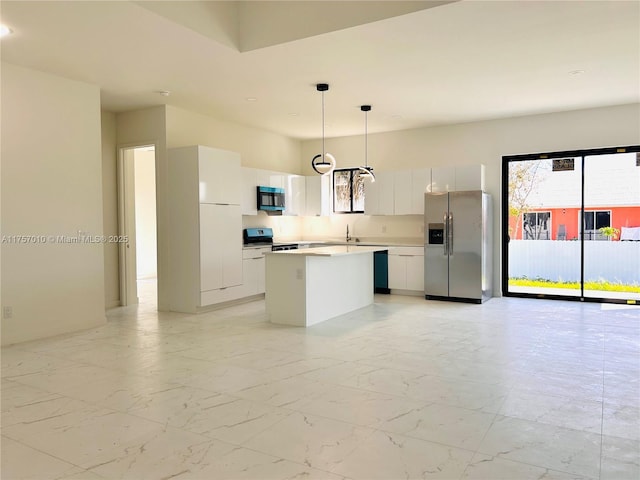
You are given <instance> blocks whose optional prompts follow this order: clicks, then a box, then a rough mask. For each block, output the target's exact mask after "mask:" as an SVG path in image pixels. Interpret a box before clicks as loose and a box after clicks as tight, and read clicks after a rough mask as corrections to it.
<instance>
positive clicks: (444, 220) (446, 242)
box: [442, 212, 449, 257]
mask: <svg viewBox="0 0 640 480" xmlns="http://www.w3.org/2000/svg"><path fill="white" fill-rule="evenodd" d="M442 223H443V225H444V235H443V237H444V239H443V242H442V245H443V247H444V253H443V255H444V256H445V257H446V256H448V255H449V224H448V223H447V212H444V215H443V216H442Z"/></svg>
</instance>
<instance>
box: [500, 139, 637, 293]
mask: <svg viewBox="0 0 640 480" xmlns="http://www.w3.org/2000/svg"><path fill="white" fill-rule="evenodd" d="M634 152H635V153H638V152H640V145H627V146H620V147H605V148H592V149H583V150H567V151H558V152H544V153H532V154H524V155H505V156H503V157H502V211H501V214H502V215H501V216H502V222H501V224H502V225H501V233H502V234H501V250H502V275H501V283H502V295H503V296H505V297H524V298H545V299H551V300H572V301H580V302H596V303H621V304H634V305H640V302H636V301H634V300H631V301H630V300H624V299H615V298H604V297H602V298H601V297H585V296H584V261H585V259H584V242H585V239H584V222H580V221H579V222H578V227H579V233H580V295H579V296H570V295H556V294H546V293H524V292H509V241H510V237H509V163H510V162H514V161H529V160H552V159H554V158H563V157H567V158H570V157H574V158H577V157H580V159H581V160H580V161H581V162H582V174H581V187H580V188H581V207H580V208H581V210H582V211H584V203H585V198H584V174H585V172H584V159H585V157H589V156H597V155H614V154H617V153H634ZM638 168H640V167H638Z"/></svg>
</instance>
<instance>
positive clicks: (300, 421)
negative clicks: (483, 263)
mask: <svg viewBox="0 0 640 480" xmlns="http://www.w3.org/2000/svg"><path fill="white" fill-rule="evenodd" d="M1 448H2V470H1V475H0V476H1V478H2V479H3V480H10V479H11V480H13V479H45V480H50V479H60V480H62V479H65V480H70V479H78V480H79V479H86V480H94V479H95V480H99V479H135V480H138V479H154V480H159V479H202V480H210V479H214V480H218V479H254V480H266V479H319V480H324V479H326V480H333V479H336V480H340V479H342V480H346V479H352V480H368V479H388V480H396V479H398V480H399V479H414V478H415V479H423V478H424V479H486V480H498V479H505V480H519V479H547V480H550V479H557V480H561V479H562V480H569V479H591V480H599V479H602V480H624V479H629V480H638V479H639V478H640V308H638V307H626V308H625V307H621V306H612V305H598V304H581V303H577V302H557V301H547V300H529V299H514V298H512V299H507V298H495V299H492V300H491V301H489V302H487V303H485V304H484V305H466V304H457V303H446V302H432V301H425V300H424V299H421V298H413V297H402V296H385V295H380V296H376V302H375V304H374V305H372V306H370V307H367V308H364V309H361V310H358V311H356V312H352V313H350V314H347V315H344V316H342V317H339V318H336V319H333V320H330V321H327V322H325V323H322V324H319V325H316V326H313V327H311V328H307V329H303V328H296V327H284V326H276V325H272V324H270V323H268V322H267V321H266V315H265V310H264V301H255V302H251V303H247V304H243V305H238V306H233V307H229V308H225V309H222V310H217V311H214V312H211V313H206V314H200V315H187V314H177V313H164V312H156V311H155V308H154V306H153V304H152V303H151V304H141V305H140V306H138V307H128V308H119V309H115V310H112V311H109V313H108V323H107V324H106V325H104V326H102V327H100V328H96V329H93V330H89V331H84V332H80V333H75V334H70V335H65V336H60V337H55V338H51V339H47V340H41V341H35V342H29V343H24V344H19V345H15V346H11V347H7V348H3V349H2V444H1Z"/></svg>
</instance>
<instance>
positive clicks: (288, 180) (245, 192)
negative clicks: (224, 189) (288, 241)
mask: <svg viewBox="0 0 640 480" xmlns="http://www.w3.org/2000/svg"><path fill="white" fill-rule="evenodd" d="M258 186H260V187H277V188H283V189H284V195H285V200H284V204H285V209H284V211H283V212H282V214H283V215H304V214H305V209H306V203H307V195H306V182H305V177H303V176H301V175H294V174H291V173H284V172H274V171H271V170H261V169H258V168H249V167H242V188H241V190H242V192H241V197H242V198H241V203H240V205H241V207H242V215H257V214H258V212H259V210H258V205H257V204H258V199H257V194H256V187H258Z"/></svg>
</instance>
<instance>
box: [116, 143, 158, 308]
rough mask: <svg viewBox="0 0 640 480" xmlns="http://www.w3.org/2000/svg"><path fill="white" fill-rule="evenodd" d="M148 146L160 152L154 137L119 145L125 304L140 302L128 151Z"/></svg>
mask: <svg viewBox="0 0 640 480" xmlns="http://www.w3.org/2000/svg"><path fill="white" fill-rule="evenodd" d="M145 147H153V148H154V153H155V154H156V156H157V153H156V151H157V145H156V142H154V141H149V142H141V143H132V144H119V145H118V163H117V172H116V173H117V176H116V178H117V180H116V183H117V189H118V235H119V236H120V238H126V239H127V241H126V242H120V243H119V244H118V279H119V285H120V305H121V306H123V307H126V306H128V305H137V304H138V301H139V299H138V285H137V278H136V277H137V275H136V230H135V188H134V164H133V158H132V160H131V161H128V155H129V154H133V150H136V149H138V148H145ZM156 163H157V160H156ZM156 215H157V214H156ZM156 262H157V259H156Z"/></svg>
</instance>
